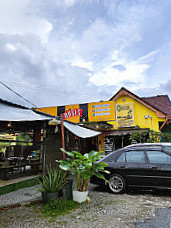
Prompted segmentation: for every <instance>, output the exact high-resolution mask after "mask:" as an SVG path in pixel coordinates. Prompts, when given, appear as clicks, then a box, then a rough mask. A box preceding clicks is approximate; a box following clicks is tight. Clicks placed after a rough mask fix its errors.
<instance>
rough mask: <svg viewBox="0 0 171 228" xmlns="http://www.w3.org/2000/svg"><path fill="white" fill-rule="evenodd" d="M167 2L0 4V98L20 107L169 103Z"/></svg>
mask: <svg viewBox="0 0 171 228" xmlns="http://www.w3.org/2000/svg"><path fill="white" fill-rule="evenodd" d="M170 21H171V1H170V0H36V1H35V0H0V82H2V83H4V84H5V85H7V86H8V87H10V88H11V89H12V90H14V91H16V92H17V93H19V94H20V95H21V96H23V97H24V98H25V99H27V100H29V101H30V103H28V102H26V101H25V100H23V99H22V98H21V97H19V96H17V95H16V94H14V93H13V92H12V91H10V90H9V89H7V88H6V87H4V85H2V84H0V98H2V99H5V100H8V101H11V102H14V103H19V104H22V105H26V106H29V107H31V106H33V105H34V106H36V107H45V106H59V105H66V104H78V103H87V102H96V101H102V100H103V101H106V100H109V99H110V98H111V97H112V96H113V95H114V94H115V93H116V92H117V91H118V90H119V89H120V88H121V87H125V88H126V89H128V90H130V91H131V92H133V93H135V94H136V95H138V96H140V97H149V96H156V95H161V94H164V95H165V94H167V95H168V96H169V97H170V98H171V90H170V87H171V23H170Z"/></svg>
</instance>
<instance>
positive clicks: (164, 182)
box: [90, 146, 171, 194]
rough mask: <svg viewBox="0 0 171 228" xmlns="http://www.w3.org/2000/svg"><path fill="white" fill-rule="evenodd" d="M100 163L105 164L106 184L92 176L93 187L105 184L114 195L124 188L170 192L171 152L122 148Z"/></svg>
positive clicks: (151, 148)
mask: <svg viewBox="0 0 171 228" xmlns="http://www.w3.org/2000/svg"><path fill="white" fill-rule="evenodd" d="M100 161H103V162H106V163H107V164H108V166H107V167H106V169H107V170H109V171H110V175H106V176H105V177H106V179H107V180H108V181H109V182H108V183H105V182H104V181H103V180H102V179H99V178H97V177H95V176H93V177H92V178H91V180H90V182H91V183H94V184H98V185H99V184H100V185H101V184H108V186H109V189H110V190H111V191H112V192H113V193H116V194H117V193H122V192H124V191H125V189H126V188H133V187H139V188H144V189H171V151H166V150H164V149H162V148H156V147H146V146H142V147H135V148H134V147H130V148H129V147H125V148H123V149H120V150H116V151H114V152H112V153H110V154H108V155H107V156H105V157H104V158H102V159H101V160H100Z"/></svg>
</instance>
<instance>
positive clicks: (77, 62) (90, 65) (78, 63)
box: [71, 58, 93, 71]
mask: <svg viewBox="0 0 171 228" xmlns="http://www.w3.org/2000/svg"><path fill="white" fill-rule="evenodd" d="M71 66H77V67H81V68H84V69H87V70H89V71H93V62H91V61H90V62H85V61H84V60H83V59H81V58H77V59H74V60H73V61H72V63H71Z"/></svg>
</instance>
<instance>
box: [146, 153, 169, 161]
mask: <svg viewBox="0 0 171 228" xmlns="http://www.w3.org/2000/svg"><path fill="white" fill-rule="evenodd" d="M147 156H148V159H149V162H150V163H164V164H171V156H170V155H169V154H166V153H164V152H161V151H147Z"/></svg>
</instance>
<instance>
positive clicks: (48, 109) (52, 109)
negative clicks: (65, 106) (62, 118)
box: [36, 107, 57, 116]
mask: <svg viewBox="0 0 171 228" xmlns="http://www.w3.org/2000/svg"><path fill="white" fill-rule="evenodd" d="M36 111H38V112H43V113H45V114H49V115H52V116H57V107H44V108H36Z"/></svg>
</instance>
